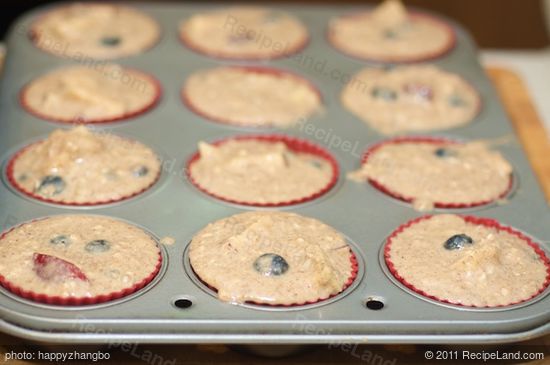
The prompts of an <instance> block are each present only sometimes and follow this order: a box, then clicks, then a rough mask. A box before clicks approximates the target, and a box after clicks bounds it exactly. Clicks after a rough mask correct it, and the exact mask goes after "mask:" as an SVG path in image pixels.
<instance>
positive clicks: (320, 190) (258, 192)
mask: <svg viewBox="0 0 550 365" xmlns="http://www.w3.org/2000/svg"><path fill="white" fill-rule="evenodd" d="M185 173H186V175H187V177H188V179H189V181H190V182H191V183H192V184H193V185H194V186H195V187H197V188H198V189H199V190H201V191H202V192H204V193H206V194H208V195H210V196H212V197H214V198H217V199H220V200H223V201H226V202H231V203H236V204H241V205H248V206H257V207H279V206H288V205H294V204H300V203H305V202H308V201H312V200H314V199H317V198H319V197H321V196H323V195H324V194H326V193H327V192H328V191H330V190H331V189H332V188H333V187H334V185H335V184H336V182H337V180H338V174H339V167H338V163H337V161H336V160H335V159H334V157H332V155H331V154H330V153H329V152H328V151H327V150H325V149H324V148H322V147H320V146H318V145H316V144H314V143H312V142H310V141H308V140H305V139H298V138H295V137H290V136H285V135H278V134H273V135H243V136H237V137H230V138H227V139H223V140H219V141H216V142H213V143H206V142H199V150H198V152H196V153H195V154H194V155H193V156H191V158H190V159H189V160H188V162H187V167H186V171H185Z"/></svg>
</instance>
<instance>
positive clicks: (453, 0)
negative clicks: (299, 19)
mask: <svg viewBox="0 0 550 365" xmlns="http://www.w3.org/2000/svg"><path fill="white" fill-rule="evenodd" d="M284 1H287V2H292V3H297V2H302V3H312V4H319V3H337V4H343V3H350V4H353V3H354V4H370V3H377V2H378V1H373V0H341V1H337V0H324V1H323V0H283V1H282V2H284ZM51 2H53V1H51V0H17V1H13V0H7V1H2V2H1V5H0V10H1V11H0V14H1V21H0V38H3V37H4V35H5V32H6V30H7V28H8V27H9V25H10V24H11V23H12V22H13V20H15V18H16V17H17V16H18V15H20V14H22V13H24V12H25V11H27V10H28V9H31V8H33V7H35V6H38V5H41V4H47V3H51ZM113 2H115V1H113ZM127 2H131V0H128V1H127ZM181 2H183V1H181ZM202 2H206V1H204V0H203V1H202ZM219 2H221V0H220V1H219ZM235 2H239V3H244V2H253V3H257V4H259V3H261V2H260V1H246V0H242V1H226V3H235ZM275 2H277V1H276V0H272V1H270V3H275ZM404 3H405V4H407V5H411V6H418V7H423V8H426V9H430V10H433V11H436V12H440V13H441V14H444V15H447V16H449V17H451V18H453V19H455V20H457V21H459V22H460V23H462V24H463V25H465V26H466V28H467V29H469V30H470V31H471V32H472V33H473V35H474V38H475V39H476V41H477V43H478V44H479V45H480V46H481V47H491V48H542V47H545V46H548V45H549V37H548V31H547V28H546V25H545V20H544V9H543V2H542V0H404Z"/></svg>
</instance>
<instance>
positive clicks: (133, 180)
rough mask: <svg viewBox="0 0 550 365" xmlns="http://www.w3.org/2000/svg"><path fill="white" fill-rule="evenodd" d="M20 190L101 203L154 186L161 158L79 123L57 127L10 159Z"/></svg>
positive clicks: (56, 199)
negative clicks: (67, 127)
mask: <svg viewBox="0 0 550 365" xmlns="http://www.w3.org/2000/svg"><path fill="white" fill-rule="evenodd" d="M11 168H12V173H11V178H12V179H13V180H14V183H15V185H16V187H17V188H18V189H19V190H22V191H23V192H25V193H27V194H31V195H33V196H37V197H40V198H44V199H47V200H50V201H54V202H59V203H66V204H94V203H95V204H99V203H101V202H109V201H116V200H120V199H124V198H128V197H130V196H132V195H135V194H137V193H140V192H142V191H144V190H145V189H147V188H148V187H150V186H151V185H152V184H154V183H155V181H156V180H157V178H158V176H159V173H160V161H159V159H158V157H157V156H156V154H155V153H154V152H153V150H151V149H150V148H149V147H147V146H145V145H143V144H141V143H139V142H136V141H131V140H127V139H124V138H121V137H118V136H116V135H112V134H99V133H93V132H92V131H90V130H89V129H87V128H86V127H83V126H80V127H76V128H73V129H70V130H61V129H59V130H56V131H54V132H53V133H52V134H51V135H50V136H49V137H48V138H47V139H45V140H43V141H40V142H38V143H35V144H32V145H30V146H29V147H27V148H25V149H23V150H22V151H21V152H20V153H19V154H18V155H16V157H15V159H14V160H12V162H11Z"/></svg>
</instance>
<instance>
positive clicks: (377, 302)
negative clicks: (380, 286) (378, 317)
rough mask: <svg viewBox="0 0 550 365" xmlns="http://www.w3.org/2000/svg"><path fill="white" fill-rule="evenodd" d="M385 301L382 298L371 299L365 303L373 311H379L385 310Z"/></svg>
mask: <svg viewBox="0 0 550 365" xmlns="http://www.w3.org/2000/svg"><path fill="white" fill-rule="evenodd" d="M384 305H385V304H384V300H383V299H382V298H380V297H369V298H367V300H366V302H365V306H366V307H367V308H368V309H370V310H373V311H378V310H381V309H383V308H384Z"/></svg>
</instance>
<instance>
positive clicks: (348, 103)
mask: <svg viewBox="0 0 550 365" xmlns="http://www.w3.org/2000/svg"><path fill="white" fill-rule="evenodd" d="M342 103H343V104H344V106H345V107H346V108H347V109H348V110H350V111H351V112H352V113H353V114H355V115H356V116H357V117H358V118H360V119H362V120H363V121H364V122H365V123H367V124H368V125H369V126H370V127H371V128H373V129H375V130H377V131H378V132H379V133H382V134H396V133H405V132H415V131H416V132H417V131H434V130H442V129H449V128H455V127H459V126H462V125H465V124H468V123H470V122H471V121H472V119H473V118H474V117H475V116H476V115H477V113H478V111H479V105H480V100H479V96H478V94H477V92H476V91H475V90H474V89H473V88H472V87H471V86H470V85H469V84H468V83H467V82H466V81H464V80H463V79H462V78H461V77H460V76H458V75H456V74H453V73H450V72H446V71H443V70H440V69H439V68H437V67H436V66H431V65H422V66H402V67H398V68H395V69H390V70H382V69H376V68H366V69H364V70H363V71H361V72H359V74H357V75H356V76H355V77H354V78H353V79H352V80H351V81H350V83H349V84H348V85H347V86H346V87H345V89H344V91H343V93H342Z"/></svg>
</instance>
